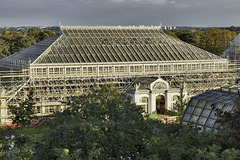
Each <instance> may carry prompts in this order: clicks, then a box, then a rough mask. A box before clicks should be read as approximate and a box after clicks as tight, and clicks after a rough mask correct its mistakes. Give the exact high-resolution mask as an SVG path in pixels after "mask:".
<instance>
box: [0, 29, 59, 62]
mask: <svg viewBox="0 0 240 160" xmlns="http://www.w3.org/2000/svg"><path fill="white" fill-rule="evenodd" d="M54 34H55V33H54V32H52V31H50V30H44V31H41V32H38V29H37V28H32V29H30V30H29V31H28V34H27V35H26V34H24V33H21V32H15V31H12V32H10V31H7V30H5V31H3V32H2V33H0V59H1V58H4V57H7V56H9V55H11V54H13V53H16V52H18V51H20V50H22V49H25V48H27V47H29V46H31V45H33V44H35V43H36V42H40V41H42V40H44V39H46V38H49V37H51V36H53V35H54Z"/></svg>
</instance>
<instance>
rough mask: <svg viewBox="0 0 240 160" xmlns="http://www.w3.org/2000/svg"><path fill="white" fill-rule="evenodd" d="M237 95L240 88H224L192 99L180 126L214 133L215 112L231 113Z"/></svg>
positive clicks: (215, 125) (215, 123) (215, 126)
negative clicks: (189, 126) (184, 125)
mask: <svg viewBox="0 0 240 160" xmlns="http://www.w3.org/2000/svg"><path fill="white" fill-rule="evenodd" d="M239 93H240V87H230V86H224V87H221V88H220V89H215V90H209V91H206V92H204V93H201V94H199V95H197V96H194V97H192V98H191V100H190V101H189V103H188V105H187V107H186V109H185V111H184V113H183V115H182V118H181V124H190V125H193V126H194V127H196V128H198V129H199V131H200V132H201V131H212V132H216V128H217V126H218V123H217V119H218V116H217V114H216V110H217V109H220V110H222V111H223V112H225V111H230V112H231V111H232V110H233V109H234V108H235V99H236V98H237V97H239Z"/></svg>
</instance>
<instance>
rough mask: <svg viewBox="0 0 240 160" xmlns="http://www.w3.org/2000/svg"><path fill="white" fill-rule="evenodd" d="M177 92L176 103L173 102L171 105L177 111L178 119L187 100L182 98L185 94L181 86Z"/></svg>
mask: <svg viewBox="0 0 240 160" xmlns="http://www.w3.org/2000/svg"><path fill="white" fill-rule="evenodd" d="M179 94H180V95H179V96H178V99H177V101H176V103H174V105H173V111H177V115H178V118H179V119H180V117H181V116H182V114H183V111H184V109H185V107H186V105H187V101H186V99H185V98H184V97H185V95H184V94H183V88H180V92H179Z"/></svg>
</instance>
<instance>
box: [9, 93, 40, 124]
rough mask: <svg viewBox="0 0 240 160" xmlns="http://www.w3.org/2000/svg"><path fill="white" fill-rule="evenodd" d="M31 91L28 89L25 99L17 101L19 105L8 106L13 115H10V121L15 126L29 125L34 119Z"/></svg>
mask: <svg viewBox="0 0 240 160" xmlns="http://www.w3.org/2000/svg"><path fill="white" fill-rule="evenodd" d="M33 93H34V90H33V89H30V90H29V93H28V95H27V99H26V100H25V101H23V102H20V103H19V106H15V105H9V106H8V108H9V109H10V112H12V113H13V114H14V115H13V117H12V121H13V122H12V123H13V124H16V126H29V125H30V124H31V121H32V120H33V119H36V116H34V104H35V103H34V102H33Z"/></svg>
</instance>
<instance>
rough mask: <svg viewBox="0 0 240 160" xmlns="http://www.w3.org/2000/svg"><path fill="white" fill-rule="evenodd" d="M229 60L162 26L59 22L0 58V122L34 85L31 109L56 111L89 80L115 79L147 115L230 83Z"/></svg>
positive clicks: (90, 83) (232, 80)
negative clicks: (181, 98)
mask: <svg viewBox="0 0 240 160" xmlns="http://www.w3.org/2000/svg"><path fill="white" fill-rule="evenodd" d="M236 74H237V72H235V70H234V68H233V67H232V64H231V63H230V62H229V60H228V59H224V58H220V57H219V56H216V55H214V54H212V53H209V52H207V51H205V50H202V49H200V48H198V47H195V46H193V45H190V44H188V43H185V42H183V41H181V40H179V39H176V38H174V37H171V36H169V35H167V34H165V33H164V32H163V31H162V29H161V27H160V26H149V27H146V26H61V27H60V33H59V34H57V35H55V36H52V37H50V38H49V39H46V40H44V41H42V42H39V43H37V44H35V45H33V46H30V47H28V48H26V49H24V50H22V51H20V52H17V53H15V54H13V55H11V56H9V57H6V58H3V59H1V60H0V99H1V109H0V111H1V112H0V115H1V122H2V123H10V122H11V120H10V118H9V117H10V116H11V112H9V110H8V107H7V106H8V105H9V104H14V105H17V104H18V103H19V102H20V101H22V100H24V99H25V98H26V96H27V93H28V91H29V89H30V88H34V93H35V94H34V101H35V103H36V104H35V113H36V115H38V116H45V115H49V114H52V113H54V112H55V111H62V110H64V109H65V108H66V107H68V106H67V105H66V103H64V102H66V101H68V100H69V99H71V98H73V97H76V96H79V95H81V94H83V93H85V92H86V91H87V90H88V89H89V88H91V87H93V86H94V85H93V84H97V85H99V86H102V85H104V84H109V83H111V84H114V85H115V86H116V87H118V88H119V90H120V91H121V92H122V93H126V94H127V95H128V96H131V97H132V99H133V102H134V103H136V104H138V105H141V106H142V107H143V108H144V109H145V112H146V113H149V114H151V113H154V112H157V113H159V114H163V112H162V110H163V108H165V109H170V110H171V108H172V106H173V104H174V103H175V102H176V100H177V96H178V95H179V90H180V88H182V87H184V94H185V95H186V96H185V97H186V98H188V97H191V96H193V95H196V94H198V93H202V92H203V91H205V90H208V89H211V88H215V87H220V86H223V85H226V84H228V83H232V84H235V83H236V79H237V77H238V76H236Z"/></svg>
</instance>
